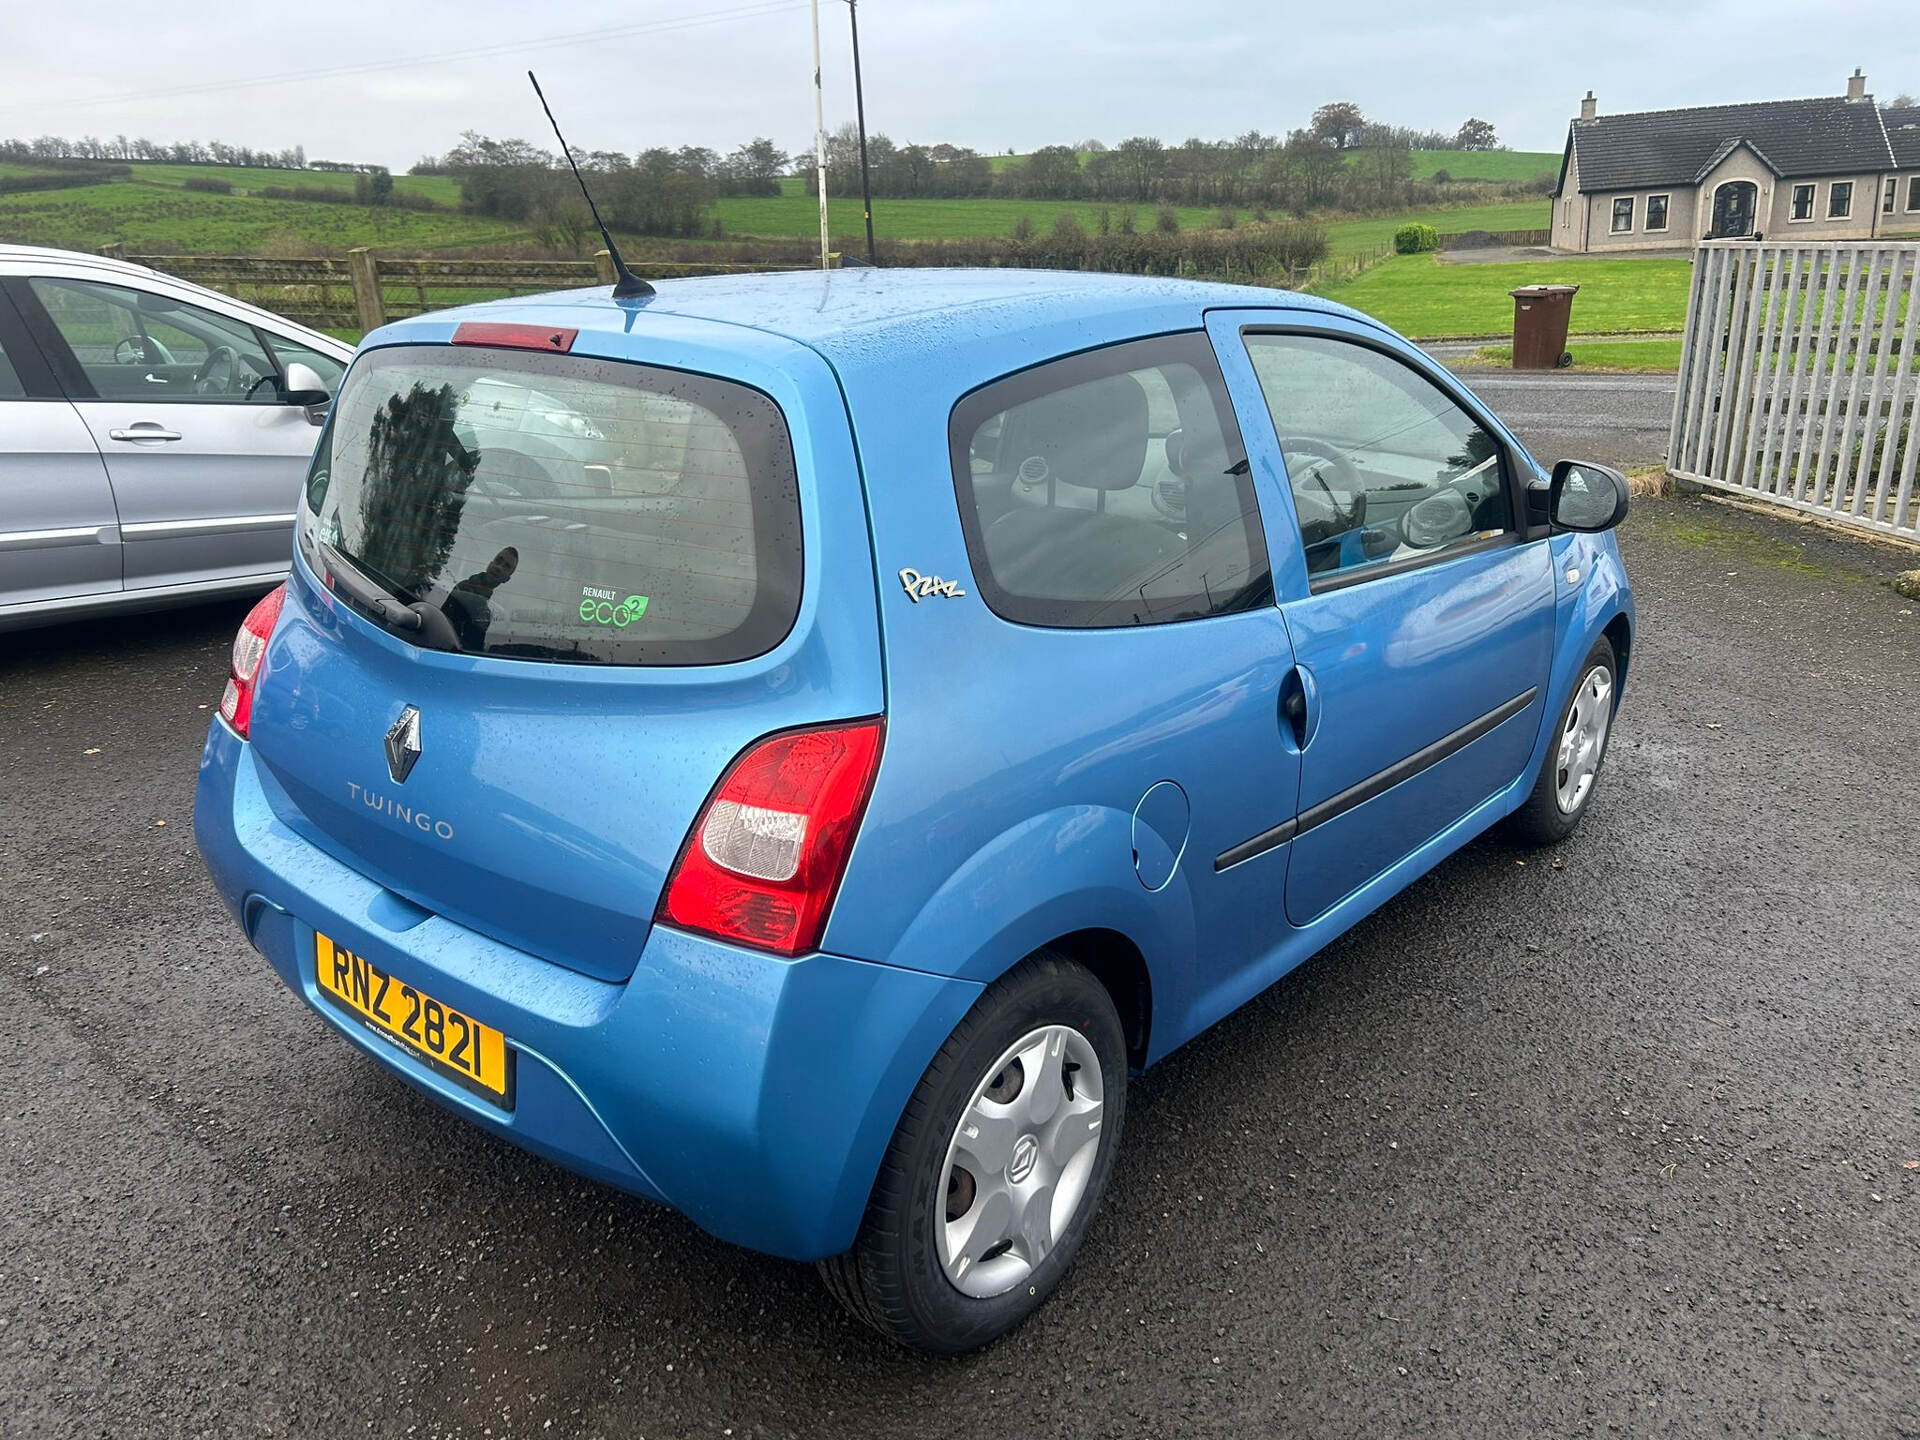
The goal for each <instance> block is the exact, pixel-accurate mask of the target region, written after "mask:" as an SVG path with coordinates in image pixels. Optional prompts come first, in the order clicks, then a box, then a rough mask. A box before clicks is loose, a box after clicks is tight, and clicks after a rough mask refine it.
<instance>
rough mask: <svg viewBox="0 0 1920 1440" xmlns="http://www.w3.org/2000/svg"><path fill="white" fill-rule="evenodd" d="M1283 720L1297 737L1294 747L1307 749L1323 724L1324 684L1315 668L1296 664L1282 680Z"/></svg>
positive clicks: (1290, 731)
mask: <svg viewBox="0 0 1920 1440" xmlns="http://www.w3.org/2000/svg"><path fill="white" fill-rule="evenodd" d="M1280 723H1281V724H1282V725H1283V726H1285V727H1286V729H1287V732H1288V733H1289V735H1291V737H1292V739H1293V748H1294V749H1296V750H1305V749H1306V748H1307V746H1309V745H1311V744H1312V743H1313V736H1314V732H1315V731H1316V730H1318V729H1319V727H1320V687H1319V685H1318V684H1317V683H1315V681H1314V678H1313V671H1311V670H1309V669H1308V668H1307V667H1306V666H1304V665H1295V666H1293V667H1292V668H1291V669H1289V670H1288V671H1287V675H1286V678H1285V679H1284V680H1282V681H1281V682H1280Z"/></svg>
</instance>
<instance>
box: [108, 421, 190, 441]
mask: <svg viewBox="0 0 1920 1440" xmlns="http://www.w3.org/2000/svg"><path fill="white" fill-rule="evenodd" d="M107 438H108V439H109V440H129V441H138V440H178V439H180V432H179V431H178V430H163V429H162V428H161V427H160V426H159V425H157V424H156V423H155V422H153V421H151V420H136V421H135V422H134V423H133V424H132V425H131V426H129V427H128V428H127V429H125V430H109V431H107Z"/></svg>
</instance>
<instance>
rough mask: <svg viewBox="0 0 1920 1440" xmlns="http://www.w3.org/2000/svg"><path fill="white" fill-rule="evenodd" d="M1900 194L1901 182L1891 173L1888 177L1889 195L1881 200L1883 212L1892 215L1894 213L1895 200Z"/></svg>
mask: <svg viewBox="0 0 1920 1440" xmlns="http://www.w3.org/2000/svg"><path fill="white" fill-rule="evenodd" d="M1899 194H1900V182H1899V181H1898V180H1896V179H1894V178H1893V177H1892V176H1891V175H1889V176H1888V177H1887V195H1886V198H1885V199H1884V200H1882V201H1881V202H1880V209H1881V212H1882V213H1883V214H1887V215H1891V214H1892V213H1893V202H1894V199H1895V198H1896V197H1897V196H1898V195H1899Z"/></svg>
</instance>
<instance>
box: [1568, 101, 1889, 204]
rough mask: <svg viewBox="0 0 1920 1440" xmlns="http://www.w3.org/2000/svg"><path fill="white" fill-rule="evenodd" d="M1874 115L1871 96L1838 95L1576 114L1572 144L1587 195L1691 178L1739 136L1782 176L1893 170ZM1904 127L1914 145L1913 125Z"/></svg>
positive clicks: (1877, 112)
mask: <svg viewBox="0 0 1920 1440" xmlns="http://www.w3.org/2000/svg"><path fill="white" fill-rule="evenodd" d="M1893 113H1894V114H1905V113H1912V112H1905V111H1895V112H1893ZM1880 115H1881V112H1880V110H1879V107H1877V106H1876V105H1875V104H1874V103H1873V101H1872V100H1871V99H1867V100H1848V99H1846V98H1845V97H1844V96H1826V97H1822V98H1819V99H1813V100H1769V101H1763V102H1761V103H1759V104H1752V105H1705V106H1700V107H1698V108H1695V109H1691V110H1645V111H1641V112H1640V113H1638V114H1631V115H1602V116H1599V117H1598V118H1596V119H1593V120H1576V121H1574V122H1573V129H1572V142H1573V147H1574V151H1575V154H1576V155H1577V156H1578V158H1579V168H1580V189H1581V190H1582V191H1583V192H1585V193H1588V194H1592V193H1594V192H1596V191H1608V190H1642V189H1646V188H1648V187H1650V186H1655V185H1692V184H1697V183H1698V182H1699V181H1700V179H1701V178H1702V177H1703V176H1704V175H1705V174H1706V173H1707V172H1708V171H1709V170H1711V169H1712V168H1713V166H1714V165H1715V164H1717V163H1718V162H1719V161H1720V160H1722V159H1724V158H1726V156H1727V154H1729V153H1730V152H1731V151H1732V150H1733V149H1735V148H1736V147H1737V146H1738V145H1739V143H1740V142H1741V141H1743V140H1744V141H1745V142H1746V143H1747V145H1748V147H1749V148H1750V149H1752V150H1753V151H1754V152H1755V153H1756V154H1757V155H1759V157H1760V159H1761V161H1762V163H1764V164H1765V165H1766V166H1767V167H1768V168H1769V169H1771V170H1772V171H1773V172H1774V173H1775V174H1776V175H1779V176H1780V177H1782V178H1783V179H1784V178H1788V177H1792V176H1799V175H1839V174H1846V173H1848V172H1858V171H1869V170H1890V169H1893V168H1895V163H1896V162H1895V161H1894V158H1893V150H1892V147H1891V145H1890V143H1889V140H1888V129H1887V128H1886V127H1883V126H1882V124H1881V119H1880ZM1890 123H1891V122H1889V124H1890ZM1904 133H1905V134H1908V135H1912V136H1913V137H1915V138H1914V139H1913V140H1912V142H1911V143H1912V145H1913V147H1914V149H1915V150H1916V151H1920V129H1916V130H1914V131H1910V132H1904ZM1913 163H1920V161H1915V162H1913Z"/></svg>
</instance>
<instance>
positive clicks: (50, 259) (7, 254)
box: [0, 245, 182, 284]
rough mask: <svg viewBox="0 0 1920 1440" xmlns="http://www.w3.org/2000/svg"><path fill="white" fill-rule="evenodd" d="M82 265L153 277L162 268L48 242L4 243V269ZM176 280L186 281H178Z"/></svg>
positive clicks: (0, 260) (0, 250)
mask: <svg viewBox="0 0 1920 1440" xmlns="http://www.w3.org/2000/svg"><path fill="white" fill-rule="evenodd" d="M55 264H57V265H78V266H83V267H85V268H87V269H91V270H104V271H108V272H110V273H112V274H115V275H122V276H140V277H142V278H145V279H151V278H154V277H156V276H158V275H159V273H160V272H159V271H157V270H155V269H153V268H152V267H150V266H147V265H136V264H134V263H133V262H132V261H131V260H116V259H114V258H113V257H112V256H110V255H89V254H87V252H86V251H84V250H54V249H52V248H50V247H48V246H45V245H0V270H5V271H8V272H13V271H15V270H17V269H18V270H27V269H32V268H33V267H35V266H39V265H55ZM175 283H176V284H178V283H182V282H178V281H176V282H175Z"/></svg>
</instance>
